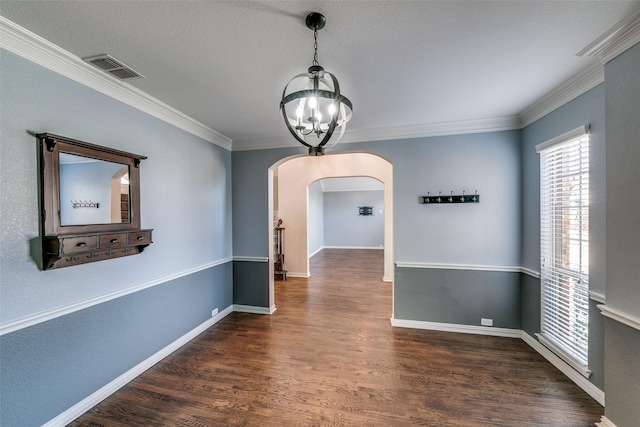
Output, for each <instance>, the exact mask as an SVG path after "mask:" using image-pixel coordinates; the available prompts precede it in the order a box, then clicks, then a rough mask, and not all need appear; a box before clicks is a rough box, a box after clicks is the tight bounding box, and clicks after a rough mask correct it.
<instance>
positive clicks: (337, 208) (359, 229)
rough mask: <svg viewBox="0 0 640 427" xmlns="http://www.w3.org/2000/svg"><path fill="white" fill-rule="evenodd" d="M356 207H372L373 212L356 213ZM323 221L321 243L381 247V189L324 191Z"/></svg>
mask: <svg viewBox="0 0 640 427" xmlns="http://www.w3.org/2000/svg"><path fill="white" fill-rule="evenodd" d="M359 206H371V207H373V215H369V216H362V215H359V214H358V207H359ZM324 224H325V227H324V246H338V247H340V246H342V247H364V248H382V247H383V245H384V191H381V190H375V191H328V192H325V193H324Z"/></svg>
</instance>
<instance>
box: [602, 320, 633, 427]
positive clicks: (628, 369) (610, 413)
mask: <svg viewBox="0 0 640 427" xmlns="http://www.w3.org/2000/svg"><path fill="white" fill-rule="evenodd" d="M604 329H605V333H604V336H605V349H606V355H607V379H606V383H607V385H606V390H605V392H606V394H607V406H606V411H605V415H606V416H607V418H608V419H609V420H610V421H611V422H612V423H613V424H614V425H616V426H618V427H635V426H637V425H638V420H640V405H638V403H639V397H640V357H638V356H639V355H640V331H639V330H637V329H634V328H631V327H629V326H627V325H625V324H623V323H620V322H617V321H615V320H612V319H608V318H605V328H604Z"/></svg>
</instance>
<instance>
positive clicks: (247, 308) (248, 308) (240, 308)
mask: <svg viewBox="0 0 640 427" xmlns="http://www.w3.org/2000/svg"><path fill="white" fill-rule="evenodd" d="M233 311H234V312H236V311H237V312H239V313H252V314H273V313H275V312H276V306H275V305H274V306H271V307H258V306H255V305H241V304H234V305H233Z"/></svg>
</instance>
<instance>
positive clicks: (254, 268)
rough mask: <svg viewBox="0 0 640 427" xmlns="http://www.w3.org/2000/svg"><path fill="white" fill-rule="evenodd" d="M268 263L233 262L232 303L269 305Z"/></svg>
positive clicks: (256, 305) (257, 305) (258, 305)
mask: <svg viewBox="0 0 640 427" xmlns="http://www.w3.org/2000/svg"><path fill="white" fill-rule="evenodd" d="M265 283H267V284H268V283H269V263H268V262H256V261H234V262H233V303H234V304H237V305H250V306H254V307H269V286H265Z"/></svg>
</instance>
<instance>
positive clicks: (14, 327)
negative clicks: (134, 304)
mask: <svg viewBox="0 0 640 427" xmlns="http://www.w3.org/2000/svg"><path fill="white" fill-rule="evenodd" d="M231 260H232V258H224V259H220V260H216V261H213V262H210V263H207V264H203V265H199V266H197V267H194V268H190V269H188V270H184V271H180V272H178V273H175V274H170V275H168V276H164V277H160V278H158V279H153V280H150V281H148V282H144V283H140V284H137V285H134V286H131V287H128V288H125V289H121V290H118V291H114V292H111V293H108V294H105V295H100V296H97V297H94V298H89V299H87V300H83V301H79V302H76V303H73V304H69V305H65V306H63V307H60V308H55V309H53V310H46V311H43V312H40V313H36V314H34V315H31V316H27V317H23V318H22V319H18V320H13V321H10V322H6V323H3V324H1V325H0V335H4V334H9V333H11V332H15V331H18V330H20V329H24V328H28V327H29V326H33V325H37V324H38V323H43V322H48V321H49V320H53V319H55V318H58V317H62V316H66V315H67V314H70V313H75V312H76V311H80V310H84V309H85V308H89V307H93V306H94V305H98V304H102V303H103V302H107V301H111V300H114V299H117V298H121V297H123V296H126V295H129V294H133V293H135V292H139V291H142V290H144V289H147V288H151V287H153V286H156V285H161V284H163V283H166V282H170V281H172V280H176V279H179V278H181V277H185V276H188V275H190V274H194V273H197V272H199V271H202V270H206V269H208V268H213V267H216V266H218V265H222V264H225V263H227V262H230V261H231Z"/></svg>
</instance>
